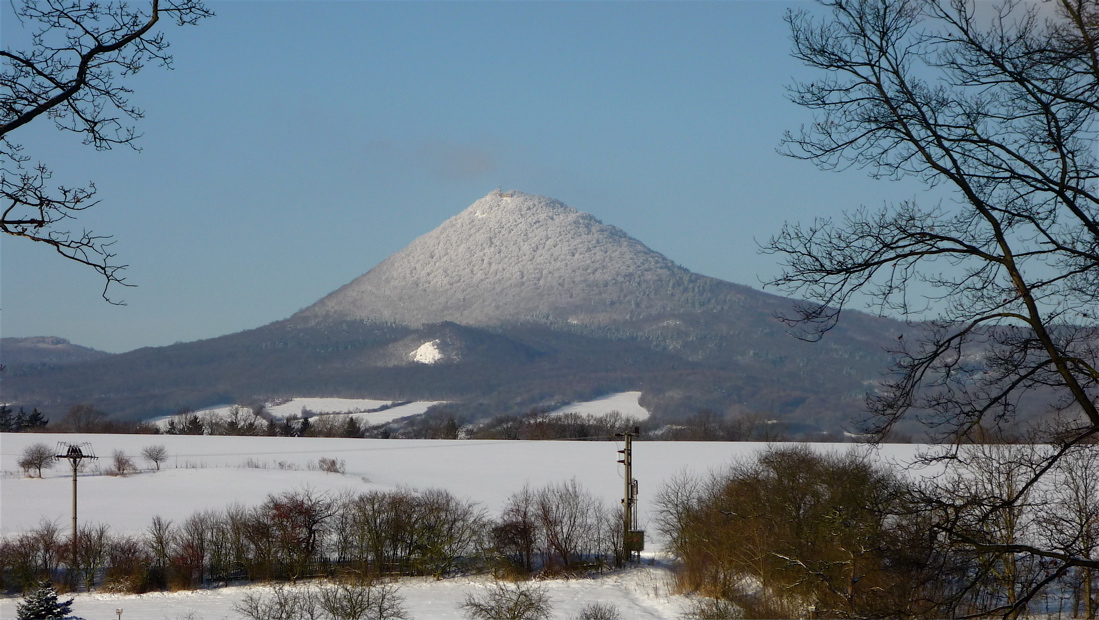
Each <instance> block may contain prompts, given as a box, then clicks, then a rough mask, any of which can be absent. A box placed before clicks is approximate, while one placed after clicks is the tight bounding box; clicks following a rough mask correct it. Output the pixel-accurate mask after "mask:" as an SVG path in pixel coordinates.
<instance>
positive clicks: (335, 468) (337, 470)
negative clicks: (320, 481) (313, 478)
mask: <svg viewBox="0 0 1099 620" xmlns="http://www.w3.org/2000/svg"><path fill="white" fill-rule="evenodd" d="M345 466H346V464H345V463H344V460H343V459H331V458H328V457H325V456H322V457H321V458H319V459H317V469H319V470H321V471H326V472H328V473H330V474H342V473H344V471H346V468H345Z"/></svg>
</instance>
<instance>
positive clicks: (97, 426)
mask: <svg viewBox="0 0 1099 620" xmlns="http://www.w3.org/2000/svg"><path fill="white" fill-rule="evenodd" d="M397 404H400V403H397ZM5 412H6V413H5ZM634 428H638V429H640V438H641V439H643V440H645V439H648V440H654V441H761V442H779V441H809V442H845V441H852V438H851V437H848V436H846V435H844V434H843V433H841V432H838V431H837V432H824V431H812V430H805V429H802V430H798V429H794V428H791V427H790V425H788V424H786V423H783V422H781V421H778V420H775V419H771V418H769V417H768V416H766V415H763V414H758V413H739V414H720V413H717V412H715V411H713V410H711V409H701V410H699V411H698V412H696V413H694V414H692V415H690V416H686V417H683V418H667V417H661V416H653V417H649V418H646V419H644V420H642V419H639V418H635V417H632V416H627V415H624V414H622V413H621V412H618V411H611V412H609V413H607V414H603V415H595V414H581V413H576V412H567V413H553V414H551V413H550V410H549V409H546V408H542V407H535V408H532V409H530V410H529V411H528V412H527V413H525V414H522V415H499V416H495V417H491V418H488V419H487V420H471V419H469V418H466V417H464V416H461V415H459V414H457V413H455V412H454V411H453V410H451V409H449V408H446V407H440V408H436V409H432V410H429V411H428V412H427V413H424V414H422V415H418V416H414V417H412V418H410V419H401V420H394V421H389V422H385V423H382V424H375V425H371V424H364V423H361V422H359V420H358V419H356V417H355V416H354V415H352V414H349V413H320V414H318V413H313V412H310V411H303V412H302V414H301V415H292V416H289V417H287V418H282V419H280V418H276V417H274V416H272V415H271V414H270V413H269V412H268V411H267V410H266V408H265V407H264V406H263V405H236V406H233V407H230V408H229V409H227V410H224V411H222V412H219V413H213V412H195V411H190V410H183V411H180V412H179V413H177V414H175V415H174V416H172V417H171V418H169V419H168V421H167V422H166V423H165V424H163V425H162V426H157V425H154V424H150V423H147V422H132V421H119V420H113V419H111V418H110V417H109V416H108V414H107V413H105V412H103V411H100V410H99V409H96V408H95V407H92V406H90V405H75V406H73V407H71V408H70V409H69V410H68V411H67V412H66V414H65V415H64V416H63V417H62V418H61V419H60V420H59V421H58V422H56V423H54V424H50V421H49V419H47V418H46V417H45V416H44V415H43V414H42V413H41V412H39V411H38V410H37V409H35V410H34V412H33V414H27V413H25V412H23V411H22V410H20V414H18V415H15V414H12V413H11V409H10V408H9V407H0V432H39V433H42V432H58V433H61V432H68V433H116V434H158V433H159V434H166V435H233V436H265V437H344V438H367V439H508V440H551V439H552V440H568V439H571V440H610V439H613V438H614V435H615V434H617V433H623V432H625V431H627V430H632V429H634ZM995 439H996V440H1003V439H1004V437H1002V436H997V437H996V438H995ZM891 440H892V441H895V442H902V443H903V442H911V441H912V437H910V436H895V437H892V438H891Z"/></svg>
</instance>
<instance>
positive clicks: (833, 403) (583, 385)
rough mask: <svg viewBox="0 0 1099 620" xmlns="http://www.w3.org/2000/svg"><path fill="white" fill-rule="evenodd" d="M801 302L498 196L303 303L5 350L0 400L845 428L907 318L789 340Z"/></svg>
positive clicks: (849, 321)
mask: <svg viewBox="0 0 1099 620" xmlns="http://www.w3.org/2000/svg"><path fill="white" fill-rule="evenodd" d="M792 303H793V302H792V301H791V300H789V299H786V298H783V297H779V296H777V295H771V294H768V293H764V292H761V291H758V290H754V289H752V288H749V287H746V286H741V285H739V284H733V283H730V282H724V281H722V280H717V279H715V278H709V277H706V276H702V275H699V274H695V273H692V272H690V271H689V270H687V269H685V268H683V267H681V266H679V265H677V264H676V263H674V262H673V261H671V260H670V259H668V258H667V257H665V256H663V255H662V254H660V253H659V252H655V251H653V250H651V249H649V248H648V247H646V246H645V245H644V244H643V243H641V242H640V241H638V240H636V239H634V238H632V237H630V236H629V235H627V234H626V233H625V232H623V231H622V230H620V229H618V228H616V227H614V226H609V225H606V224H603V223H602V222H600V221H599V220H597V219H596V218H595V217H593V216H591V215H588V214H586V213H582V212H580V211H577V210H576V209H573V208H571V207H568V206H566V205H565V204H563V203H561V202H559V201H557V200H553V199H551V198H546V197H542V196H535V195H531V194H524V193H520V192H502V191H494V192H492V193H490V194H489V195H487V196H485V197H484V198H482V199H480V200H478V201H476V202H475V203H473V204H472V205H470V206H469V207H468V208H466V209H464V210H463V211H461V212H460V213H458V214H457V215H455V216H454V217H452V218H450V219H448V220H446V221H445V222H443V223H442V224H441V225H440V226H438V227H437V228H436V229H435V230H432V231H431V232H428V233H427V234H425V235H423V236H421V237H419V238H417V239H415V240H414V241H413V242H412V243H410V244H409V245H408V246H407V247H406V248H405V249H403V250H401V251H399V252H397V253H395V254H393V255H392V256H390V257H389V258H387V259H386V260H385V261H383V262H382V263H380V264H378V265H377V266H376V267H374V268H373V269H370V270H369V271H368V272H366V273H365V274H364V275H362V276H360V277H359V278H356V279H355V280H353V281H352V282H350V283H348V284H347V285H345V286H343V287H342V288H340V289H338V290H336V291H335V292H333V293H331V294H330V295H327V296H326V297H324V298H323V299H321V300H319V301H318V302H316V303H315V304H313V305H312V306H309V307H308V308H306V309H304V310H302V311H301V312H298V313H297V314H295V315H294V316H292V317H290V318H288V319H285V320H282V321H276V322H274V323H271V324H268V325H264V326H262V327H258V328H256V329H251V330H246V331H243V332H238V333H235V334H227V335H225V336H221V337H217V338H210V339H207V340H201V341H196V342H189V343H179V344H175V345H171V346H167V347H148V348H143V349H138V350H136V351H131V352H129V353H123V354H119V355H113V356H110V357H107V358H103V359H96V360H94V361H92V362H87V363H79V362H78V363H69V364H64V365H61V364H46V365H42V364H38V365H35V364H31V365H19V364H12V367H11V368H9V369H8V370H7V371H5V372H4V373H3V376H0V381H2V392H3V394H4V398H5V399H6V400H9V401H10V402H13V403H18V404H20V405H26V406H28V407H30V406H38V407H40V408H41V409H42V410H44V411H47V412H55V411H59V410H60V411H64V410H65V409H66V408H67V407H68V406H70V405H72V404H75V403H90V404H93V405H95V406H97V407H100V408H102V409H104V410H105V411H108V412H111V413H112V414H115V415H117V416H119V417H129V418H137V419H141V418H149V417H154V416H158V415H165V414H170V413H173V412H175V411H178V410H180V409H182V408H188V407H190V408H195V409H200V408H203V407H209V406H212V405H218V404H224V403H233V402H237V403H241V402H252V401H255V400H271V399H274V398H283V397H286V398H288V397H293V396H327V397H342V398H372V399H380V400H390V401H411V400H417V401H447V402H448V403H449V404H448V405H447V408H448V410H449V411H450V412H451V413H453V414H454V415H457V416H459V417H464V418H466V419H470V420H472V419H479V418H482V417H486V416H493V415H497V414H501V413H525V412H526V411H529V410H530V409H531V408H532V407H547V408H549V409H551V410H552V409H554V408H556V407H558V406H560V405H562V404H564V403H567V402H575V401H582V400H591V399H594V398H597V397H599V396H603V395H606V394H609V393H616V392H628V391H639V392H642V396H641V397H640V398H641V401H640V402H641V404H642V405H643V406H644V407H645V408H646V409H647V410H649V411H650V412H652V413H653V415H654V417H655V418H661V419H665V420H672V419H676V418H678V417H682V416H686V415H690V414H693V413H695V412H698V411H700V410H702V409H710V410H713V411H716V412H719V413H732V414H736V413H746V412H757V413H760V414H763V415H765V416H766V419H782V420H784V421H786V422H788V423H789V424H790V427H791V428H803V429H810V430H811V429H829V430H836V429H839V428H841V427H845V426H846V427H849V426H850V425H851V424H850V423H851V421H852V420H854V419H856V418H857V417H858V416H859V415H861V412H862V410H863V395H864V394H865V392H866V391H867V390H868V389H873V386H874V385H875V382H876V381H877V380H878V379H879V378H880V376H881V373H882V371H883V370H884V369H885V368H886V366H887V364H888V355H887V354H886V353H885V351H884V349H885V347H888V346H890V345H892V344H893V343H895V342H897V337H898V335H900V334H902V333H903V332H904V331H905V330H906V326H905V325H903V324H900V323H897V322H895V321H890V320H888V319H880V318H875V317H872V316H869V315H865V314H861V313H858V312H855V313H850V314H848V315H847V317H846V319H845V321H844V322H843V324H841V325H839V326H837V327H836V328H835V329H834V330H833V331H832V332H831V333H830V334H829V337H828V338H827V339H826V340H825V341H824V342H821V343H818V344H815V345H814V344H808V343H805V342H802V341H800V340H797V339H795V338H792V337H790V335H789V334H788V333H787V331H786V327H785V326H784V325H783V324H782V323H781V322H779V321H777V320H776V319H775V315H776V314H779V313H783V312H789V311H790V309H791V308H792Z"/></svg>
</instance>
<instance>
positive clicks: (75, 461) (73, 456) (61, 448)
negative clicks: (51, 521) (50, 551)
mask: <svg viewBox="0 0 1099 620" xmlns="http://www.w3.org/2000/svg"><path fill="white" fill-rule="evenodd" d="M57 445H58V453H59V454H56V455H55V456H56V457H57V458H59V459H65V460H67V461H69V465H72V469H73V537H72V555H71V556H69V557H70V559H69V561H70V562H71V564H69V573H70V575H72V574H75V572H74V571H75V570H76V566H77V563H76V549H77V546H76V535H77V529H76V470H77V468H78V467H80V462H81V461H82V460H84V459H96V458H99V457H97V456H96V455H95V454H94V453H93V452H92V446H91V444H87V443H82V444H75V443H64V442H61V443H58V444H57ZM82 446H83V447H84V448H86V449H87V452H85V451H84V450H82V449H81V447H82Z"/></svg>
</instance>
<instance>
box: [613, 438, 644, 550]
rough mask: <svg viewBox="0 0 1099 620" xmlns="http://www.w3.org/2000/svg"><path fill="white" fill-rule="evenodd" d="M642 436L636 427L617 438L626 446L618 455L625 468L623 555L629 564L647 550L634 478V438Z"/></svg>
mask: <svg viewBox="0 0 1099 620" xmlns="http://www.w3.org/2000/svg"><path fill="white" fill-rule="evenodd" d="M640 434H641V429H640V428H638V427H636V426H635V427H634V428H633V431H632V432H630V431H626V432H625V433H616V434H615V437H623V438H624V439H625V442H626V445H625V446H624V448H623V449H622V450H619V451H618V453H619V454H621V455H622V458H621V459H619V461H618V462H619V463H622V465H623V466H625V468H626V471H625V474H624V475H623V478H624V480H625V489H624V491H625V493H624V497H623V498H622V555H623V557H624V559H625V561H627V562H632V561H633V559H634V554H635V553H636V554H637V559H638V561H640V560H641V551H642V550H644V549H645V532H644V531H642V530H639V529H637V480H634V477H633V438H634V437H635V436H636V435H640Z"/></svg>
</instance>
